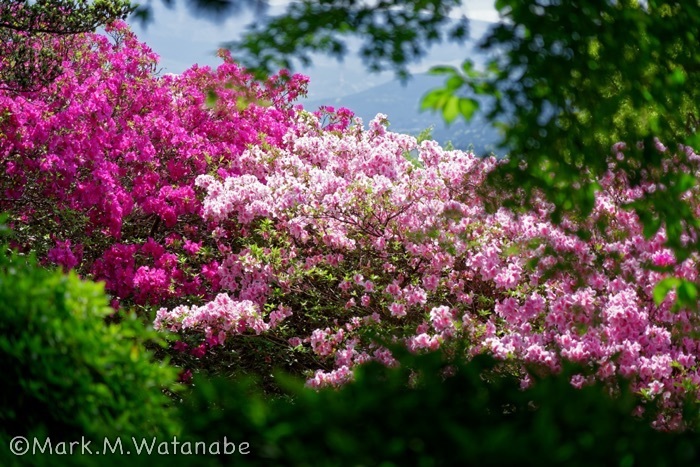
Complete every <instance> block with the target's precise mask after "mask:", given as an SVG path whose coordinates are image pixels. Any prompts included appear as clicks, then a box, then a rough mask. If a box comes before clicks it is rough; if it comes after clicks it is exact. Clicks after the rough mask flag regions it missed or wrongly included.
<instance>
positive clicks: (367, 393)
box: [183, 354, 700, 466]
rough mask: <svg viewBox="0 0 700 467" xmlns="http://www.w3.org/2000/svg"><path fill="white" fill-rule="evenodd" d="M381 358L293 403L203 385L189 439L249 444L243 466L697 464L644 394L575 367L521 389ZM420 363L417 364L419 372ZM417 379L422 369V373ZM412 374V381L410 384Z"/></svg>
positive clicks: (462, 370)
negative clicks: (582, 376) (652, 421)
mask: <svg viewBox="0 0 700 467" xmlns="http://www.w3.org/2000/svg"><path fill="white" fill-rule="evenodd" d="M401 360H402V363H403V365H402V367H400V368H395V369H387V368H385V367H382V366H380V365H379V364H375V363H371V364H368V365H366V366H362V367H360V368H359V369H358V370H357V373H356V381H355V382H354V383H352V384H348V385H347V386H344V387H342V388H341V389H339V390H334V389H325V390H321V391H319V392H315V391H313V390H310V389H308V388H304V387H303V386H301V383H299V382H294V381H287V384H286V385H287V387H288V388H289V389H290V393H291V395H292V396H293V397H292V398H291V399H284V398H279V399H274V400H269V399H264V398H262V397H260V396H255V395H254V394H255V391H251V388H252V386H250V385H246V384H244V383H239V384H238V385H234V386H232V384H231V382H230V381H226V380H219V381H214V382H205V381H200V382H198V383H197V386H196V390H195V392H194V393H193V394H191V395H190V397H189V398H188V400H187V402H186V404H185V406H184V407H183V410H184V415H183V419H185V420H187V421H188V423H187V430H188V431H189V433H188V436H190V437H192V438H194V439H206V440H211V439H218V438H221V437H222V436H223V435H224V434H225V435H226V436H227V437H228V438H229V439H235V440H238V441H239V442H240V441H246V442H248V443H249V444H250V451H251V454H249V455H247V456H242V455H235V456H231V457H230V458H229V461H230V462H231V463H232V464H235V465H293V466H324V465H328V466H331V465H334V466H335V465H343V466H344V465H348V466H363V465H364V466H375V465H381V466H407V465H418V466H436V465H446V466H449V465H479V466H481V465H538V466H541V465H566V466H570V465H571V466H576V465H580V466H591V465H620V466H623V465H626V466H631V465H653V466H663V465H668V466H673V465H697V463H698V461H699V460H700V458H699V457H698V449H699V448H698V446H700V443H699V442H698V441H700V439H698V436H697V435H696V434H694V433H691V432H686V433H676V434H669V433H661V432H658V431H655V430H654V429H652V428H651V426H650V425H649V422H648V420H639V419H635V418H634V417H632V416H631V412H632V409H633V408H634V403H635V402H634V398H633V397H632V395H631V394H629V393H627V392H625V391H622V393H621V394H619V395H617V396H616V397H615V398H612V397H610V395H609V393H608V392H607V390H606V389H605V388H604V387H603V386H602V385H601V384H595V385H592V386H588V387H584V388H583V389H580V390H579V389H575V388H574V387H572V386H571V384H570V382H569V379H570V377H571V375H572V374H573V372H574V371H575V370H574V369H569V370H567V371H565V372H564V373H562V374H561V375H558V376H548V377H546V378H545V379H542V380H537V381H536V383H535V384H534V386H532V387H531V388H529V389H527V390H521V389H520V387H519V383H518V382H517V381H516V380H515V379H514V378H512V377H510V376H505V375H504V374H501V373H499V371H498V368H499V367H498V364H497V363H496V362H495V361H494V360H492V359H490V358H488V357H485V356H480V357H477V358H475V359H474V360H473V361H471V362H469V363H466V364H456V365H454V366H453V367H452V371H454V372H455V374H454V375H453V376H450V377H447V378H445V377H443V376H441V374H443V371H442V370H443V368H444V365H445V363H444V359H443V358H442V357H441V356H440V355H439V354H432V355H425V356H419V357H416V356H411V355H404V357H403V358H402V359H401ZM408 368H412V369H413V370H409V369H408ZM416 375H420V377H419V378H416ZM407 381H413V383H412V384H411V386H412V387H410V388H409V385H408V384H407Z"/></svg>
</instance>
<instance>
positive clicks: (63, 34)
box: [0, 0, 133, 91]
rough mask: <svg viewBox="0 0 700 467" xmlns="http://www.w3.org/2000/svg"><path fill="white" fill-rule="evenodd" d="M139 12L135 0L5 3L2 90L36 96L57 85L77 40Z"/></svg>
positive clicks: (1, 7)
mask: <svg viewBox="0 0 700 467" xmlns="http://www.w3.org/2000/svg"><path fill="white" fill-rule="evenodd" d="M132 10H133V7H132V6H131V3H130V1H129V0H92V1H90V0H35V1H29V0H3V1H2V2H0V89H3V88H4V89H8V90H13V91H30V90H36V89H39V88H41V87H42V86H44V85H46V84H49V83H51V82H52V81H53V80H54V79H56V78H57V77H58V76H59V75H60V74H61V72H62V69H61V62H62V61H63V59H64V57H65V54H66V53H67V51H68V50H69V49H70V47H71V37H70V36H72V35H75V34H80V33H84V32H91V31H94V30H95V29H97V28H98V27H100V26H103V25H105V24H107V23H110V22H111V21H114V20H116V19H126V17H127V16H128V14H129V13H130V12H131V11H132Z"/></svg>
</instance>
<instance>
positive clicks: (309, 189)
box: [156, 112, 700, 428]
mask: <svg viewBox="0 0 700 467" xmlns="http://www.w3.org/2000/svg"><path fill="white" fill-rule="evenodd" d="M385 123H386V121H385V119H384V117H383V116H381V115H379V116H378V117H377V118H376V119H375V120H373V121H372V122H371V123H370V125H369V128H368V129H366V130H364V129H362V126H361V122H359V121H357V122H356V125H355V126H353V127H350V128H349V129H347V130H346V131H344V132H338V131H326V130H324V129H323V128H322V125H321V124H320V122H319V121H318V119H317V118H316V117H314V116H313V115H311V114H308V113H304V112H300V113H299V114H298V122H297V125H295V126H293V127H290V129H289V131H288V133H287V134H286V135H285V136H284V138H283V142H282V144H281V145H280V146H278V147H263V146H254V147H251V148H249V149H248V150H247V151H245V152H244V153H243V154H242V155H241V157H240V158H239V159H238V161H237V167H238V169H239V171H240V173H241V175H236V176H230V177H221V176H216V175H202V176H199V177H198V178H197V182H196V183H197V186H198V187H200V188H201V189H204V190H206V193H207V196H206V198H205V200H204V204H203V206H204V209H203V215H204V216H205V218H206V219H207V220H208V221H211V222H216V223H217V224H219V225H220V226H222V228H223V226H225V227H226V229H228V231H229V232H230V236H231V237H232V238H241V236H245V239H246V241H244V242H240V241H239V242H238V243H237V247H236V248H233V249H232V251H231V252H230V254H228V255H227V256H226V258H225V259H224V260H223V262H222V264H221V267H220V269H219V276H220V281H221V282H220V283H221V286H222V295H221V296H220V297H219V298H218V299H217V301H215V302H212V303H209V304H207V305H205V306H204V307H188V306H180V307H177V308H175V309H174V310H168V309H165V308H163V309H161V310H160V311H159V312H158V317H157V319H156V326H158V327H161V328H169V329H171V330H174V331H190V330H192V329H195V328H197V327H198V328H199V329H203V330H206V334H207V335H210V334H217V335H218V336H219V339H218V342H219V343H222V342H224V340H223V338H224V337H225V336H228V335H231V334H235V333H237V332H240V331H241V330H242V329H243V328H244V327H245V323H248V322H250V321H249V318H247V317H245V316H243V315H231V313H230V310H231V304H230V303H232V302H231V301H233V303H235V302H236V301H242V303H246V306H251V304H252V306H254V307H255V309H256V311H257V313H258V314H257V315H256V316H260V317H264V315H265V313H266V310H271V313H277V314H275V315H274V316H273V315H272V314H271V315H270V316H269V321H268V322H266V323H265V324H264V326H263V325H261V324H260V323H259V322H257V321H255V323H256V325H255V326H253V325H251V326H250V330H251V331H253V332H256V333H257V332H265V333H276V335H278V336H279V337H282V338H285V339H287V340H288V342H290V345H291V346H294V347H295V348H297V349H299V350H300V351H307V352H311V353H313V354H314V355H315V357H317V358H318V359H319V361H322V362H326V367H325V369H319V370H317V371H316V372H315V373H313V374H312V375H310V379H309V384H310V385H312V386H320V385H327V384H331V385H334V384H341V383H344V382H346V381H348V380H349V379H350V378H351V377H352V373H351V371H350V370H351V369H352V367H353V366H354V365H357V364H360V363H363V362H366V361H368V360H370V359H375V360H379V361H382V362H384V363H386V364H392V363H393V359H392V357H391V354H390V353H389V352H388V351H387V350H386V349H385V348H384V347H382V346H381V345H379V344H377V342H378V340H377V335H381V336H384V338H387V339H389V340H394V341H397V340H398V341H402V342H404V343H405V344H406V345H407V346H408V348H409V349H411V350H413V351H424V350H434V349H437V348H440V347H446V346H450V345H452V344H454V343H457V342H462V343H463V342H467V343H468V344H469V346H470V349H471V352H472V353H479V352H489V353H492V354H494V355H496V356H497V357H499V358H501V359H503V360H508V361H514V362H518V363H525V364H534V365H537V366H538V367H540V368H543V369H546V370H547V371H558V370H559V369H560V368H561V365H562V363H563V361H572V362H576V363H580V364H584V365H585V366H587V367H588V368H589V370H590V371H588V372H587V373H585V374H580V375H578V376H577V377H575V378H574V379H573V380H572V384H575V385H577V386H581V385H583V384H585V383H586V381H590V380H591V379H592V378H598V379H601V380H604V381H611V382H612V381H613V380H614V379H615V376H616V375H622V376H625V377H627V378H629V379H630V380H631V381H632V382H633V385H634V389H635V391H637V392H638V394H640V396H641V397H642V399H643V400H644V405H642V406H640V409H639V410H644V409H645V407H648V408H650V409H653V410H656V409H657V408H661V411H660V415H659V419H658V426H660V427H667V428H673V427H678V426H680V425H681V424H682V420H681V418H680V413H681V407H682V404H683V401H684V400H685V399H686V397H690V399H691V400H696V399H697V398H698V388H699V387H700V386H699V384H700V373H699V372H698V362H697V358H696V356H697V355H698V352H700V340H699V339H698V337H697V331H698V330H699V328H698V325H699V324H700V323H699V322H698V318H697V316H696V314H695V313H694V312H692V311H688V310H680V311H674V310H672V303H673V300H674V294H673V292H672V293H671V294H669V296H668V297H666V299H665V300H664V301H663V302H662V303H660V304H657V303H656V302H655V301H654V298H653V289H654V286H655V285H656V284H657V283H658V281H659V280H660V279H662V278H663V277H666V276H668V275H669V274H675V275H676V276H678V277H683V278H686V279H688V280H691V281H696V280H697V279H698V277H697V275H698V267H697V259H696V258H695V257H691V258H688V259H686V260H684V261H682V262H678V261H676V259H675V257H674V255H673V254H672V252H671V251H670V250H669V249H667V248H665V247H664V242H665V236H664V231H663V230H661V231H660V232H659V233H657V234H656V235H655V236H653V237H651V238H648V239H647V238H645V237H644V235H643V230H642V226H641V224H640V222H639V219H638V218H637V217H636V215H635V214H634V212H633V211H631V210H629V209H625V207H624V206H625V205H628V204H629V203H632V202H633V201H634V200H635V199H638V198H639V197H640V196H643V194H644V191H645V189H647V190H648V189H653V188H652V187H651V186H646V187H645V186H644V185H641V186H638V187H635V188H630V184H629V183H628V181H627V180H626V178H625V177H624V174H622V173H621V172H619V171H617V170H615V166H614V163H611V170H610V172H609V173H608V175H607V176H606V177H605V178H604V179H603V180H600V181H599V183H600V185H601V191H600V192H599V193H598V194H597V198H596V205H595V208H594V211H593V213H592V215H591V216H590V217H589V218H588V219H585V220H574V219H565V220H564V222H563V223H562V224H561V225H559V226H555V225H553V224H552V223H550V222H549V221H548V214H549V212H551V209H550V207H549V206H547V205H546V204H545V203H544V202H542V203H541V204H540V206H539V207H538V208H537V209H535V210H532V211H529V212H527V213H522V214H519V215H515V214H513V213H512V212H510V211H507V210H504V209H500V210H498V211H496V212H495V213H489V212H487V211H486V210H485V208H484V205H485V203H484V202H483V196H484V193H483V188H484V186H483V181H484V178H485V176H486V175H487V173H488V172H489V171H490V170H493V169H494V167H495V166H496V165H497V162H496V161H495V160H494V159H492V158H491V159H478V158H477V157H475V156H474V155H473V154H470V153H467V152H461V151H445V150H443V149H442V148H440V147H439V146H438V145H437V144H436V143H435V142H433V141H423V142H421V143H418V142H417V141H416V139H415V138H413V137H410V136H406V135H400V134H396V133H392V132H389V131H387V130H386V128H385ZM681 149H683V150H684V151H685V153H686V155H687V157H686V158H685V159H684V160H685V161H686V163H688V164H691V166H692V167H694V170H697V162H698V160H699V158H698V156H697V155H696V154H695V153H694V152H693V151H692V150H691V149H690V148H681ZM656 150H661V151H667V149H666V148H664V147H663V146H660V145H659V147H658V148H656ZM615 151H617V156H618V157H624V146H619V147H616V148H615ZM690 168H691V167H688V168H687V169H690ZM487 195H488V194H487ZM490 196H496V197H497V196H498V194H497V193H491V194H490ZM688 199H689V200H691V201H692V200H693V199H697V193H694V192H691V191H689V192H688ZM601 225H602V226H604V228H603V229H602V230H601V229H599V228H598V227H599V226H601ZM580 230H585V231H588V232H589V235H588V239H585V240H584V238H585V236H584V238H582V237H581V236H580V235H577V234H576V232H577V231H580ZM218 301H220V302H222V303H224V304H225V305H224V306H221V307H220V306H219V305H217V302H218ZM205 309H206V313H205V312H204V311H205ZM282 309H283V310H285V312H284V318H283V319H280V318H279V310H282ZM232 316H233V318H231V317H232ZM193 317H196V318H195V319H192V318H193ZM222 317H224V318H223V323H225V324H224V326H221V324H220V323H222ZM230 319H233V322H231V321H230ZM369 330H373V331H374V332H366V331H369ZM523 384H529V376H527V375H525V376H524V378H523Z"/></svg>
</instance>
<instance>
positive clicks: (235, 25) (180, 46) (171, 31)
mask: <svg viewBox="0 0 700 467" xmlns="http://www.w3.org/2000/svg"><path fill="white" fill-rule="evenodd" d="M175 3H176V5H175V6H174V7H173V8H166V7H165V6H164V5H163V4H162V2H161V1H160V0H151V5H152V6H153V10H154V21H153V22H152V23H150V24H149V25H148V26H147V27H145V28H144V27H143V26H141V25H140V23H138V22H136V21H134V20H130V21H129V23H130V24H131V25H132V28H133V29H134V31H135V32H136V34H137V35H138V37H139V38H140V39H141V40H142V41H143V42H145V43H146V44H148V45H149V46H150V47H151V48H152V49H153V50H154V51H155V52H156V53H157V54H158V55H160V57H161V61H160V65H161V71H162V73H180V72H182V71H184V70H185V69H187V68H189V67H190V66H191V65H193V64H195V63H197V64H200V65H210V66H216V65H217V64H218V63H220V59H219V58H217V57H216V50H217V49H218V48H219V47H220V45H221V44H222V43H223V42H226V41H229V40H234V39H236V38H237V37H239V35H240V34H241V33H242V32H243V31H244V29H245V26H246V25H248V24H249V23H250V22H252V21H255V20H256V19H259V18H257V17H256V16H255V14H254V13H252V12H250V11H244V12H242V13H241V14H239V15H235V16H231V17H229V18H227V19H225V20H224V21H220V22H218V23H214V22H212V21H209V20H206V19H203V18H197V17H195V16H193V15H192V14H191V13H190V11H188V9H187V8H186V7H185V6H184V5H182V1H179V2H178V1H177V0H176V2H175ZM287 3H288V2H287V1H286V0H271V1H269V4H270V8H269V9H268V14H277V13H281V12H282V11H284V6H285V5H286V4H287ZM465 3H466V5H465V6H464V7H463V9H462V11H461V12H460V14H461V13H464V14H466V15H467V17H468V18H470V19H476V20H483V21H489V22H493V21H497V20H498V14H497V12H496V10H495V9H494V7H493V0H467V1H466V2H465ZM440 47H442V48H443V50H439V51H436V52H438V53H436V54H435V55H437V56H438V57H436V58H437V61H436V60H431V58H430V57H428V58H427V59H426V60H424V61H423V62H421V63H418V64H415V65H413V66H412V70H411V71H413V72H421V71H425V70H427V69H428V68H429V67H430V66H432V65H434V64H437V63H445V57H446V56H447V57H451V56H452V54H451V52H452V50H449V51H448V50H445V49H444V48H445V47H447V46H440ZM439 52H442V53H439ZM455 54H456V57H455V59H454V61H455V62H459V61H461V59H463V58H464V57H465V54H464V52H463V51H460V50H457V51H456V52H455ZM358 67H360V68H361V67H362V65H361V63H360V61H359V59H357V58H356V57H354V56H350V57H348V58H347V59H346V60H344V62H342V63H338V62H337V61H336V60H334V59H330V58H326V57H318V58H317V59H315V64H314V66H313V67H311V68H307V69H301V70H297V71H300V72H302V73H304V74H307V75H309V76H310V77H311V84H310V88H309V91H310V97H316V98H318V97H325V96H326V95H327V94H328V93H331V92H334V93H335V94H336V95H337V94H338V93H340V94H343V93H345V94H350V93H354V92H358V91H361V90H364V89H367V88H369V87H372V86H376V85H378V84H381V83H384V82H387V81H390V80H391V79H393V77H394V76H393V74H392V73H382V74H373V75H369V74H367V75H366V76H364V75H363V79H362V80H360V81H361V82H357V81H358V80H357V79H356V75H357V69H358Z"/></svg>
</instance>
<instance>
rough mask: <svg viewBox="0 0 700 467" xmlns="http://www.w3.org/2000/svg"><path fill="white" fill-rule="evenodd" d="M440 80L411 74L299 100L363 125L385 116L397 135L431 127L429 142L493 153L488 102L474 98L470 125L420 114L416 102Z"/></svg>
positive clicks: (495, 137)
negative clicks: (346, 112)
mask: <svg viewBox="0 0 700 467" xmlns="http://www.w3.org/2000/svg"><path fill="white" fill-rule="evenodd" d="M443 81H444V78H443V77H440V76H432V75H428V74H419V75H414V76H412V77H411V79H410V80H409V81H408V82H407V83H405V84H402V83H400V82H399V81H396V80H395V81H391V82H389V83H384V84H381V85H379V86H375V87H372V88H370V89H367V90H364V91H361V92H358V93H355V94H350V95H347V96H341V97H336V98H326V99H314V100H306V101H302V104H303V105H304V107H305V108H306V109H308V110H311V111H314V110H317V109H318V107H320V106H322V105H328V106H333V107H336V108H337V107H346V108H348V109H350V110H352V111H353V112H354V113H355V114H356V115H357V116H359V117H361V118H362V120H363V122H364V123H365V124H366V123H367V122H369V121H370V120H371V119H372V118H374V117H375V115H377V114H378V113H383V114H386V115H387V116H388V118H389V123H390V126H389V129H390V130H391V131H395V132H398V133H407V134H412V135H417V134H418V133H420V132H421V131H423V130H424V129H426V128H428V127H433V132H432V135H433V139H435V140H436V141H438V142H439V143H441V144H443V145H444V144H446V143H447V142H448V141H451V142H452V144H453V145H454V147H455V148H458V149H469V148H473V150H474V151H475V152H476V153H477V154H480V155H481V154H488V153H490V152H495V153H497V154H502V153H503V150H497V149H496V148H497V144H498V142H499V140H500V136H499V132H498V130H497V129H496V128H495V127H494V126H493V124H492V123H491V122H489V121H488V120H487V119H486V118H485V115H486V109H487V107H488V100H487V99H485V98H481V97H478V98H477V100H478V101H479V102H480V109H479V110H478V111H477V112H476V113H475V115H474V117H473V118H472V120H471V121H470V122H468V123H467V122H464V121H463V120H461V119H457V120H456V121H455V122H454V123H453V124H452V125H449V126H448V125H447V124H446V123H445V122H444V120H443V119H442V116H441V115H439V114H433V113H431V112H428V111H426V112H421V111H420V101H421V98H422V96H423V95H425V93H426V92H428V91H429V90H430V89H432V88H435V87H437V86H440V85H441V84H442V83H443Z"/></svg>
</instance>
